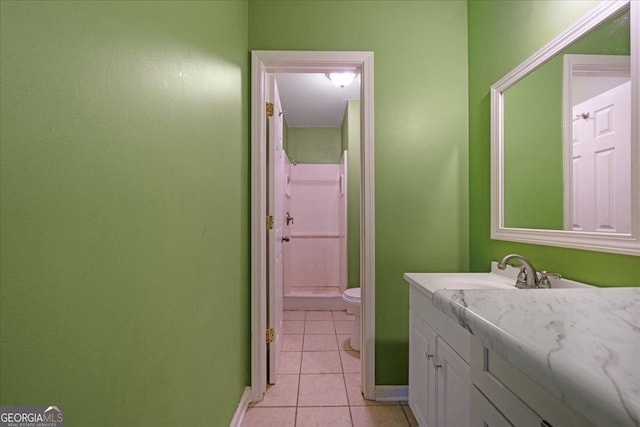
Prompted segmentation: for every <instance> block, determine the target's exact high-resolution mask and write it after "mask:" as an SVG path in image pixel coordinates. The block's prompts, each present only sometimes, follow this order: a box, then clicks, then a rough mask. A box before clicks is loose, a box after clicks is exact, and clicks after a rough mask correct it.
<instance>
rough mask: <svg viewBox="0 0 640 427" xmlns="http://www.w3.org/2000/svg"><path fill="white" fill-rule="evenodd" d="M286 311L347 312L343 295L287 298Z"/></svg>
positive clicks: (285, 300) (285, 301)
mask: <svg viewBox="0 0 640 427" xmlns="http://www.w3.org/2000/svg"><path fill="white" fill-rule="evenodd" d="M283 309H284V310H336V311H338V310H345V309H346V307H345V304H344V301H343V300H342V295H331V296H286V295H285V297H284V303H283Z"/></svg>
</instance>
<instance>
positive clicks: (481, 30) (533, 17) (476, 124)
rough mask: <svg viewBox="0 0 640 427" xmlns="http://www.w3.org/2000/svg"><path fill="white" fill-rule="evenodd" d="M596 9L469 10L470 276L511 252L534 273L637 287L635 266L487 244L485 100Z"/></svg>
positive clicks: (609, 257)
mask: <svg viewBox="0 0 640 427" xmlns="http://www.w3.org/2000/svg"><path fill="white" fill-rule="evenodd" d="M597 4H599V1H572V0H569V1H553V2H546V1H545V2H541V1H524V0H523V1H518V2H505V1H499V0H498V1H484V0H476V1H470V2H468V19H469V22H468V31H469V210H470V212H471V215H470V221H469V230H470V234H469V243H470V266H471V270H472V271H487V270H488V268H489V263H490V262H491V261H492V260H494V261H495V260H497V259H499V258H500V257H502V256H504V255H505V254H507V253H510V252H517V253H519V254H521V255H524V256H525V257H527V258H529V259H530V260H531V261H532V262H533V264H534V265H535V266H536V267H538V268H539V269H545V270H549V271H555V272H558V273H561V274H562V275H563V276H565V277H567V278H571V279H574V280H578V281H584V282H586V283H592V284H596V285H600V286H630V285H640V258H639V257H634V256H627V255H616V254H608V253H599V252H592V251H581V250H575V249H565V248H556V247H548V246H540V245H530V244H521V243H512V242H504V241H497V240H496V241H494V240H491V239H490V125H489V119H490V97H489V88H490V86H491V85H492V84H494V83H495V82H497V81H498V80H499V79H500V78H502V76H504V75H505V74H507V73H508V72H509V71H511V70H512V69H513V68H515V67H516V66H517V65H518V64H520V63H521V62H522V61H524V60H525V59H527V58H528V57H529V56H530V55H532V54H533V53H535V52H536V51H537V50H538V49H540V48H542V47H543V46H544V45H545V44H546V43H548V42H549V41H550V40H552V39H553V38H554V37H555V36H557V35H558V34H560V33H561V32H562V31H563V30H564V29H565V28H567V27H568V26H569V25H571V24H573V23H574V22H576V21H577V20H578V19H580V18H581V17H582V16H584V15H585V14H586V13H587V12H589V11H590V10H591V9H592V8H593V7H595V6H596V5H597Z"/></svg>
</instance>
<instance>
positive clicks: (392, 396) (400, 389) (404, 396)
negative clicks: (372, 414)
mask: <svg viewBox="0 0 640 427" xmlns="http://www.w3.org/2000/svg"><path fill="white" fill-rule="evenodd" d="M376 400H377V401H380V402H386V401H394V402H395V401H399V402H407V401H408V400H409V386H408V385H377V386H376Z"/></svg>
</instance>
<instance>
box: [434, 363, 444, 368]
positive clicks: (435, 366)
mask: <svg viewBox="0 0 640 427" xmlns="http://www.w3.org/2000/svg"><path fill="white" fill-rule="evenodd" d="M433 367H434V368H436V369H440V368H442V365H441V364H439V363H434V364H433Z"/></svg>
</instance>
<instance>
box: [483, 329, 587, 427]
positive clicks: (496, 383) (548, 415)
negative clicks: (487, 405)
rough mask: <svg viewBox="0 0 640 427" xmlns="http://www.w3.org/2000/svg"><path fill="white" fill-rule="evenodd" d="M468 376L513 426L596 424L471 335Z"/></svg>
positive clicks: (536, 426) (537, 426) (570, 426)
mask: <svg viewBox="0 0 640 427" xmlns="http://www.w3.org/2000/svg"><path fill="white" fill-rule="evenodd" d="M471 378H472V382H473V384H474V385H475V386H476V387H477V388H478V389H479V390H480V391H481V392H482V394H484V395H485V396H486V397H487V398H488V399H489V401H491V402H492V403H493V404H494V405H495V406H496V407H497V408H498V409H499V411H500V412H502V413H503V414H504V415H505V417H506V418H507V419H509V421H510V422H511V423H512V424H513V425H515V426H518V427H520V426H532V427H539V426H562V427H565V426H566V427H595V426H594V424H592V423H590V422H589V421H587V420H586V419H585V418H584V417H582V416H581V415H580V414H578V413H577V412H575V411H574V410H573V409H571V408H569V407H568V406H566V405H565V404H564V403H562V401H561V400H560V399H558V398H557V397H555V396H554V395H553V394H551V393H550V392H549V391H547V390H546V389H544V388H543V387H542V386H540V385H538V383H536V382H534V381H533V380H532V379H531V378H530V377H528V376H527V375H526V374H524V373H522V371H520V370H519V369H517V368H516V367H514V366H513V365H512V364H510V363H509V362H507V361H505V360H504V359H503V358H502V357H500V356H499V355H498V354H496V353H495V352H494V351H492V350H489V349H488V348H486V347H485V346H484V345H483V344H482V342H481V341H480V340H479V339H477V338H476V337H472V339H471Z"/></svg>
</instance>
